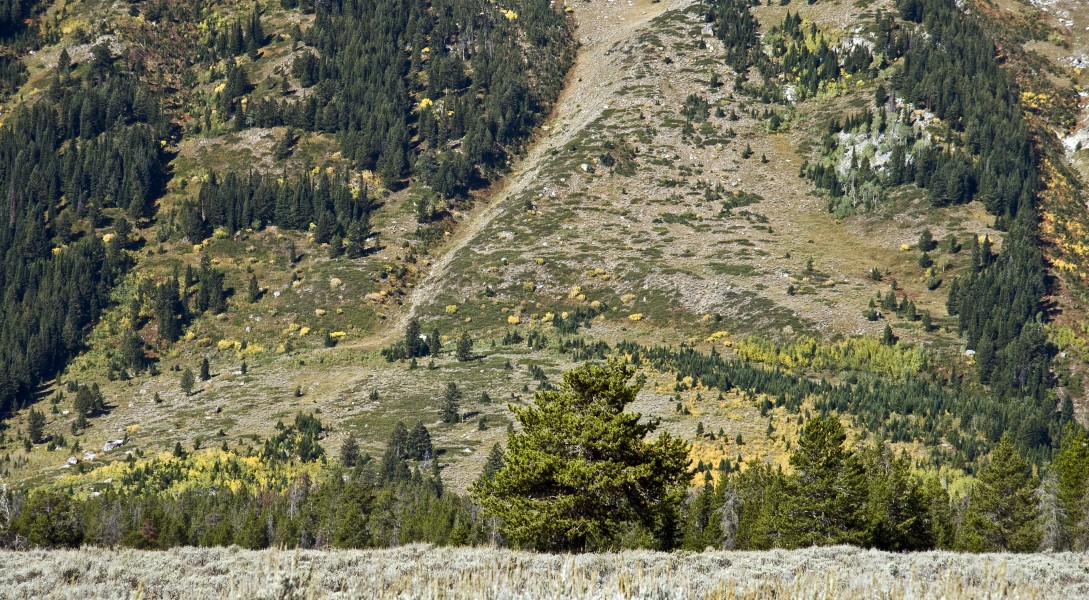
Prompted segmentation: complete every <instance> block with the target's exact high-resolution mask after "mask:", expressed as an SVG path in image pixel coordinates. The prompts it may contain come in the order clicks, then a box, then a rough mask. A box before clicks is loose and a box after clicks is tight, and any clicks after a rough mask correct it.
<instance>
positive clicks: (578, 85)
mask: <svg viewBox="0 0 1089 600" xmlns="http://www.w3.org/2000/svg"><path fill="white" fill-rule="evenodd" d="M688 3H689V2H688V0H673V1H670V2H651V0H594V1H593V2H589V3H585V4H584V3H578V4H575V5H574V9H575V12H574V19H575V25H576V30H575V36H576V39H578V40H579V43H580V44H581V46H580V48H579V51H578V54H577V56H576V58H575V63H574V65H573V66H572V68H571V72H570V74H569V76H568V82H567V87H565V88H564V90H563V92H562V93H561V94H560V97H559V99H558V101H557V102H556V107H555V109H554V110H553V113H552V117H551V119H550V120H549V123H548V124H547V125H545V128H542V131H541V133H540V134H539V136H538V138H537V139H536V140H535V141H534V142H533V143H532V144H531V146H530V148H529V151H528V152H527V154H526V156H525V157H524V158H522V159H521V160H519V161H518V162H517V163H516V164H515V166H514V168H513V169H512V171H511V172H510V173H509V174H508V175H507V176H506V177H504V178H503V180H501V181H500V182H498V183H496V184H495V186H494V187H493V188H492V190H491V191H490V193H489V194H488V195H487V198H486V199H483V200H479V201H478V202H477V204H476V206H475V207H474V208H473V210H472V211H471V212H470V213H469V214H468V215H467V216H466V218H465V219H464V221H463V222H462V223H461V224H460V225H459V226H458V228H457V230H456V231H455V232H454V233H453V235H452V236H451V238H450V239H449V240H447V241H446V243H445V244H444V245H443V246H441V247H440V248H439V249H438V250H437V255H436V257H435V258H434V262H433V263H432V265H431V267H430V270H429V271H428V272H427V273H426V274H424V275H423V276H422V277H421V278H420V280H419V281H418V282H417V284H416V286H415V287H414V288H413V289H412V291H411V293H410V294H409V297H408V299H407V300H406V302H405V303H404V305H403V306H402V307H401V310H400V312H399V314H398V316H397V319H396V320H394V321H393V322H392V323H391V324H390V326H389V327H387V328H385V329H384V330H383V331H380V332H376V333H375V334H374V335H373V336H371V337H369V338H368V339H367V340H365V341H363V342H362V343H361V344H360V346H363V347H369V348H373V347H377V346H380V345H384V344H387V343H389V342H390V341H391V340H393V339H395V338H396V337H397V336H398V335H400V332H402V331H404V329H405V326H406V325H407V324H408V321H409V320H410V319H412V318H413V317H415V316H416V314H417V311H418V310H419V307H420V306H422V305H424V304H427V303H429V302H430V301H432V300H433V299H434V297H435V295H436V294H438V292H439V289H440V285H439V284H440V282H441V281H442V280H443V275H444V274H445V273H446V270H447V269H448V268H449V266H450V263H451V262H452V261H453V259H454V258H455V257H456V256H457V255H458V253H459V252H461V250H462V249H464V248H465V247H466V246H467V245H468V244H469V243H470V242H471V241H472V240H474V239H475V238H476V237H477V236H478V235H479V234H480V233H481V232H482V231H484V229H485V228H487V227H488V225H490V224H491V223H492V221H494V220H495V218H496V217H498V216H499V215H500V214H502V212H503V210H504V209H505V208H506V207H507V203H508V201H509V200H510V199H511V198H515V197H517V196H518V195H519V194H521V193H522V192H524V191H525V190H526V189H527V188H528V187H529V186H531V185H533V184H534V182H535V181H536V179H537V174H538V171H539V169H540V167H541V165H542V163H544V162H545V159H546V158H547V157H548V156H549V155H550V153H551V152H552V150H553V149H555V148H562V147H563V146H564V145H565V144H567V143H568V142H570V141H571V140H572V139H573V138H574V136H575V135H576V134H577V133H578V132H579V131H581V130H582V129H583V128H584V127H586V126H588V125H590V124H591V123H593V122H594V120H595V119H597V118H598V117H599V116H600V115H601V113H602V111H603V110H604V109H605V105H606V103H607V102H608V100H609V99H610V98H611V97H613V96H614V95H615V93H616V92H617V91H618V90H619V89H620V86H621V81H620V80H621V76H620V67H619V65H618V64H616V62H615V61H616V57H615V55H614V56H613V58H612V59H610V55H611V54H612V53H611V52H610V50H612V49H613V48H614V47H615V46H616V45H617V44H618V43H621V42H625V41H627V40H629V39H631V38H633V37H635V36H636V35H638V34H639V33H641V32H642V30H643V29H644V27H645V26H646V25H647V23H649V22H650V21H651V20H652V19H654V18H655V17H657V16H659V15H661V14H662V13H664V12H666V11H667V10H670V9H673V8H680V7H683V6H685V5H687V4H688Z"/></svg>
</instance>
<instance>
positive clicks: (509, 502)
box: [471, 362, 690, 551]
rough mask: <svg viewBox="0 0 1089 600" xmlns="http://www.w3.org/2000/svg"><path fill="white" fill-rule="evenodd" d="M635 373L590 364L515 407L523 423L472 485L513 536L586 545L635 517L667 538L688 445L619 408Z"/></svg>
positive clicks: (536, 544) (682, 486)
mask: <svg viewBox="0 0 1089 600" xmlns="http://www.w3.org/2000/svg"><path fill="white" fill-rule="evenodd" d="M634 375H635V369H634V368H632V367H630V366H628V365H624V364H621V363H619V362H613V363H609V364H600V363H587V364H584V365H582V366H580V367H577V368H575V369H574V370H572V371H569V372H567V373H565V374H564V376H563V380H562V382H561V383H560V386H559V389H557V390H544V391H540V392H538V393H537V395H536V402H535V404H534V405H533V406H527V407H512V408H513V409H514V412H515V416H516V417H517V419H518V421H519V422H520V423H521V425H522V427H521V431H520V432H518V433H513V434H511V436H510V438H509V446H508V449H507V452H506V454H505V455H504V459H503V461H504V464H503V466H502V467H500V468H499V469H498V471H497V472H496V473H495V474H494V476H493V477H492V478H491V479H483V480H482V481H479V482H478V483H476V484H475V485H474V486H473V487H472V489H471V493H472V495H473V497H474V498H475V499H476V500H477V501H478V502H480V504H481V506H482V507H483V508H484V509H485V511H487V512H488V513H490V514H491V515H493V516H496V517H498V518H499V520H500V521H501V522H502V527H503V531H504V533H505V534H506V536H507V538H508V539H509V540H511V541H512V542H513V543H515V544H519V545H523V546H530V547H533V548H537V549H541V550H548V551H571V550H586V549H588V548H590V547H591V546H593V545H595V544H600V545H608V544H609V541H610V540H611V539H612V538H613V536H615V535H617V533H618V532H620V531H621V530H623V529H624V528H625V526H627V525H629V524H636V523H638V524H641V525H642V526H644V527H646V528H647V530H649V531H651V532H654V533H655V535H656V537H658V538H659V543H660V544H661V545H662V546H663V547H664V546H667V545H668V544H666V543H662V539H663V538H669V537H671V534H670V532H668V531H666V530H668V529H669V528H668V527H666V528H663V527H662V525H663V524H664V523H666V522H668V521H669V518H668V517H669V515H671V514H675V513H676V510H677V509H678V507H679V503H680V501H681V500H682V499H683V497H684V494H685V490H686V488H687V484H688V481H689V477H690V472H689V470H688V465H689V459H688V444H687V443H686V442H685V441H684V440H682V439H679V438H674V437H672V436H670V435H669V434H668V433H662V434H661V435H660V436H659V437H658V438H656V439H654V440H647V439H646V437H647V436H648V435H649V434H650V433H652V432H653V431H654V430H655V429H657V426H658V423H657V421H655V420H650V421H643V420H642V417H641V415H639V414H633V413H628V412H625V410H624V409H625V407H627V405H628V404H630V403H631V402H632V401H634V400H635V398H636V396H637V394H638V393H639V389H640V386H639V384H629V383H628V381H629V380H630V379H631V378H632V377H633V376H634Z"/></svg>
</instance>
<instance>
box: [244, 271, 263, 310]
mask: <svg viewBox="0 0 1089 600" xmlns="http://www.w3.org/2000/svg"><path fill="white" fill-rule="evenodd" d="M260 298H261V286H260V285H258V284H257V275H256V274H254V275H250V283H249V286H248V287H247V288H246V300H248V301H249V303H250V304H253V303H254V302H257V301H258V300H259V299H260Z"/></svg>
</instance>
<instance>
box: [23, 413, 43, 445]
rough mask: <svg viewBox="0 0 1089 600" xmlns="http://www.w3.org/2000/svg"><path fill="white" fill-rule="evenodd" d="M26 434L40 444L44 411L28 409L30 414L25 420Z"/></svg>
mask: <svg viewBox="0 0 1089 600" xmlns="http://www.w3.org/2000/svg"><path fill="white" fill-rule="evenodd" d="M26 434H27V436H28V437H29V438H30V441H31V442H33V443H35V444H40V443H42V441H43V438H44V436H45V413H43V412H41V411H39V410H35V409H33V408H32V409H30V415H29V416H27V420H26Z"/></svg>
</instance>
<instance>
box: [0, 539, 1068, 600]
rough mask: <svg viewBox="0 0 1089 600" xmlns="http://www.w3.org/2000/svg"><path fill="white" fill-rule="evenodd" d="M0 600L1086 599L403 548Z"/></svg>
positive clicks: (21, 562) (1001, 582)
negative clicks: (265, 599) (93, 598)
mask: <svg viewBox="0 0 1089 600" xmlns="http://www.w3.org/2000/svg"><path fill="white" fill-rule="evenodd" d="M0 560H2V561H3V563H4V564H5V565H6V567H5V568H4V569H3V570H2V571H0V597H4V598H89V597H96V598H149V599H150V598H246V599H258V598H270V599H271V598H277V599H295V598H300V599H301V598H375V599H379V598H390V599H392V598H398V599H401V598H466V599H469V598H472V599H481V600H483V599H492V598H494V599H517V598H537V599H543V598H600V599H610V600H612V599H617V600H620V599H628V598H631V599H636V598H647V599H649V598H663V599H664V598H691V599H695V598H703V599H707V600H712V599H722V600H725V599H755V598H799V599H809V598H812V599H816V598H842V599H848V598H885V599H890V600H893V599H905V600H907V599H915V600H925V599H931V598H933V599H938V598H941V599H945V600H960V599H964V600H969V599H971V600H984V599H991V598H1010V599H1017V598H1077V597H1085V596H1086V595H1087V594H1089V555H1086V554H1084V553H1062V554H1047V555H1013V554H981V555H964V554H953V553H949V552H926V553H917V554H892V553H886V552H878V551H873V550H861V549H858V548H850V547H843V546H837V547H831V548H812V549H808V550H800V551H793V552H787V551H771V552H703V553H668V554H667V553H659V552H650V551H635V552H623V553H616V554H583V555H552V554H533V553H528V552H516V551H511V550H495V549H453V548H435V547H430V546H421V545H414V546H405V547H401V548H396V549H393V550H371V551H342V552H318V551H300V552H285V551H275V550H268V551H256V552H255V551H249V550H241V549H239V548H233V547H232V548H183V549H175V550H171V551H168V552H141V551H136V550H122V551H113V550H107V549H103V548H86V549H82V550H70V551H51V552H5V553H3V554H0Z"/></svg>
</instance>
